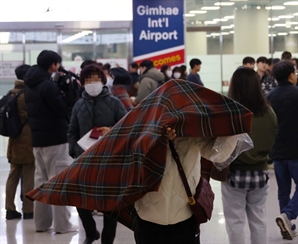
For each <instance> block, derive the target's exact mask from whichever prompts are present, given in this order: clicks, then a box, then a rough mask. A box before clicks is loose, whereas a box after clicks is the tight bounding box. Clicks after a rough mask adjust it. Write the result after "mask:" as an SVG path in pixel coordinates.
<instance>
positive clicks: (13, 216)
mask: <svg viewBox="0 0 298 244" xmlns="http://www.w3.org/2000/svg"><path fill="white" fill-rule="evenodd" d="M20 218H22V214H21V213H19V212H17V211H14V210H6V219H7V220H10V219H20Z"/></svg>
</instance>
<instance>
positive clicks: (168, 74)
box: [160, 64, 173, 82]
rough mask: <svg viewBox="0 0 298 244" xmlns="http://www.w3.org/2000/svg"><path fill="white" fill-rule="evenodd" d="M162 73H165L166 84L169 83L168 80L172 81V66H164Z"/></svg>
mask: <svg viewBox="0 0 298 244" xmlns="http://www.w3.org/2000/svg"><path fill="white" fill-rule="evenodd" d="M160 72H161V73H163V74H164V75H165V82H167V81H168V80H170V79H171V78H172V74H173V72H172V69H171V66H169V65H166V64H165V65H163V66H162V67H161V69H160Z"/></svg>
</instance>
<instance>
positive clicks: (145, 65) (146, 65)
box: [134, 59, 165, 104]
mask: <svg viewBox="0 0 298 244" xmlns="http://www.w3.org/2000/svg"><path fill="white" fill-rule="evenodd" d="M139 70H140V72H141V75H140V77H139V83H140V84H139V87H138V93H137V96H136V99H135V101H134V102H135V104H138V103H139V102H141V101H142V100H143V99H144V98H145V97H147V96H148V95H149V94H150V93H151V92H153V91H154V90H155V89H156V88H157V87H159V86H161V85H162V84H163V83H164V80H165V75H164V74H163V73H162V72H160V71H159V70H157V69H156V68H155V67H154V64H153V62H152V61H151V60H149V59H145V60H143V61H142V62H141V63H140V68H139Z"/></svg>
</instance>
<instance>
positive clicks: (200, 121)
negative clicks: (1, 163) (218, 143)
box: [26, 80, 252, 228]
mask: <svg viewBox="0 0 298 244" xmlns="http://www.w3.org/2000/svg"><path fill="white" fill-rule="evenodd" d="M251 118H252V113H251V112H250V111H249V110H247V109H246V108H245V107H243V106H242V105H240V104H239V103H237V102H235V101H234V100H231V99H229V98H227V97H225V96H223V95H221V94H219V93H216V92H214V91H212V90H209V89H207V88H205V87H202V86H200V85H197V84H195V83H192V82H187V81H184V80H170V81H168V82H166V83H165V84H164V85H163V86H161V87H159V88H158V89H156V90H154V91H153V92H152V93H151V94H150V95H149V96H148V97H146V98H145V99H144V100H143V101H142V102H141V103H140V104H138V105H137V106H136V107H135V108H134V109H133V110H131V111H130V112H129V113H128V114H127V115H126V116H124V117H123V118H122V119H121V120H120V121H119V122H118V123H117V124H116V125H115V126H114V127H113V128H112V129H111V130H110V131H109V132H108V133H107V134H106V135H105V136H104V137H103V138H102V139H101V140H99V141H98V142H97V143H95V145H93V146H92V147H91V148H89V149H88V150H86V151H85V152H84V153H83V154H82V155H81V156H80V157H79V158H78V159H76V160H75V161H74V162H73V164H72V165H71V166H70V167H69V168H67V169H66V170H64V171H63V172H61V173H60V174H58V175H56V176H55V177H53V178H52V179H50V180H49V181H47V182H45V183H44V184H43V185H41V186H40V187H38V188H36V189H34V190H32V191H31V192H29V193H28V194H27V195H26V196H27V197H29V198H30V199H32V200H37V201H40V202H43V203H47V204H53V205H70V206H76V207H80V208H85V209H90V210H94V209H96V210H99V211H102V212H104V213H107V214H109V215H110V216H112V217H113V218H115V219H117V220H118V221H119V222H121V223H123V224H124V225H126V226H127V227H129V228H133V217H134V214H135V210H134V202H135V201H136V200H138V199H140V198H141V197H142V196H143V195H144V194H146V193H147V192H149V191H157V190H158V188H159V185H160V184H161V180H162V177H163V173H164V169H165V162H166V152H167V145H168V140H167V138H166V137H165V136H163V134H164V130H163V129H164V127H165V126H166V125H169V126H171V127H172V128H175V130H176V134H177V137H218V136H230V135H235V134H240V133H245V132H249V131H250V129H251Z"/></svg>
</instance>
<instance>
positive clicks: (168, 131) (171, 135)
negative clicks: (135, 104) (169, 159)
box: [166, 127, 177, 140]
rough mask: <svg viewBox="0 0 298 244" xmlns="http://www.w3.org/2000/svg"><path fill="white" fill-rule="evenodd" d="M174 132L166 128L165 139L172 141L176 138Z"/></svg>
mask: <svg viewBox="0 0 298 244" xmlns="http://www.w3.org/2000/svg"><path fill="white" fill-rule="evenodd" d="M175 132H176V131H175V130H174V129H172V128H171V127H168V128H166V137H168V139H169V140H173V139H174V138H175V137H176V136H177V135H176V133H175Z"/></svg>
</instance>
